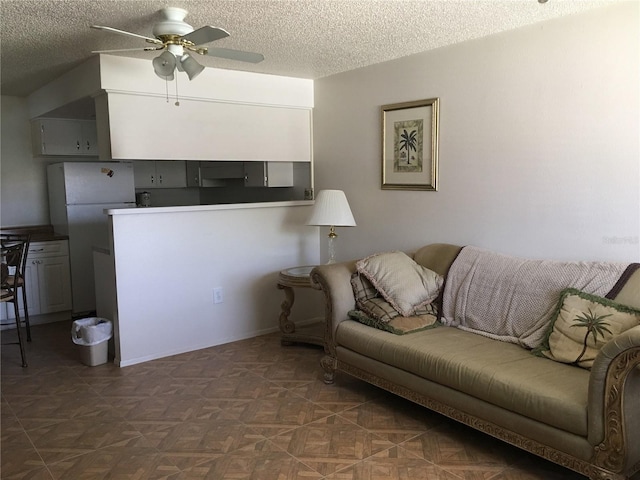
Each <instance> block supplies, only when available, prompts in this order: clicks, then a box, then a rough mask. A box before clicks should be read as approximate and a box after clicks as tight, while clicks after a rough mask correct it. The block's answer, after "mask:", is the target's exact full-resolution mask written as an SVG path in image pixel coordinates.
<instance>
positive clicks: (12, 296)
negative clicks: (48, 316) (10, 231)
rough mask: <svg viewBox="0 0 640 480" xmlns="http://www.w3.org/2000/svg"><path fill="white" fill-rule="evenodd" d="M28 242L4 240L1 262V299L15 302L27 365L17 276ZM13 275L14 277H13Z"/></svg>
mask: <svg viewBox="0 0 640 480" xmlns="http://www.w3.org/2000/svg"><path fill="white" fill-rule="evenodd" d="M27 243H28V242H26V241H24V240H15V241H12V243H9V242H6V243H5V242H2V249H1V253H0V255H1V257H2V263H1V264H0V301H1V302H2V303H13V311H14V314H15V317H16V329H17V331H18V345H20V355H21V357H22V366H23V367H26V366H27V354H26V350H25V345H24V340H23V339H22V332H21V328H22V322H21V321H20V306H19V300H18V291H17V290H18V286H17V284H18V282H17V281H16V280H15V277H16V275H17V273H18V268H19V267H20V266H21V265H22V262H23V259H24V257H26V252H27V248H28V246H27V245H26V244H27ZM14 268H15V269H16V271H15V273H14V274H13V275H11V273H12V272H11V270H12V269H14ZM12 277H13V279H12Z"/></svg>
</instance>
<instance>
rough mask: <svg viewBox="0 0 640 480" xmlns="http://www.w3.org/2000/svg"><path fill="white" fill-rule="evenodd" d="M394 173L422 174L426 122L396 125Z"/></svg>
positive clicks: (416, 120) (405, 121)
mask: <svg viewBox="0 0 640 480" xmlns="http://www.w3.org/2000/svg"><path fill="white" fill-rule="evenodd" d="M394 130H395V133H394V161H393V171H394V172H408V173H416V172H422V151H423V148H424V147H423V141H424V139H423V137H424V134H423V131H424V122H423V120H422V119H415V120H403V121H400V122H395V123H394Z"/></svg>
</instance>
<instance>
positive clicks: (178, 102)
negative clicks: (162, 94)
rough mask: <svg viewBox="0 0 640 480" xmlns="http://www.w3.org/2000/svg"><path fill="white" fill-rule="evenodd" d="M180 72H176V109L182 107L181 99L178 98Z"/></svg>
mask: <svg viewBox="0 0 640 480" xmlns="http://www.w3.org/2000/svg"><path fill="white" fill-rule="evenodd" d="M178 76H179V75H178V72H176V103H175V105H176V107H179V106H180V99H179V98H178Z"/></svg>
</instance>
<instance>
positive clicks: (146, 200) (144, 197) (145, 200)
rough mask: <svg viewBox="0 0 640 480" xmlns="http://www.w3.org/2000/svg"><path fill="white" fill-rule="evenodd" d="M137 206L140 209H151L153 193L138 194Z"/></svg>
mask: <svg viewBox="0 0 640 480" xmlns="http://www.w3.org/2000/svg"><path fill="white" fill-rule="evenodd" d="M136 205H137V206H138V207H150V206H151V193H149V192H146V191H145V192H138V193H136Z"/></svg>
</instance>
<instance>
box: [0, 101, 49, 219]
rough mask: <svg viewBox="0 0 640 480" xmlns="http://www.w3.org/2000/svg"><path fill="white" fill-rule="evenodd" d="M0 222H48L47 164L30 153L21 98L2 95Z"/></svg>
mask: <svg viewBox="0 0 640 480" xmlns="http://www.w3.org/2000/svg"><path fill="white" fill-rule="evenodd" d="M1 101H2V122H1V128H2V134H1V138H2V141H1V144H2V152H1V155H2V156H1V157H0V173H1V175H0V204H1V209H0V225H2V226H5V227H9V226H23V225H46V224H48V223H49V200H48V197H47V195H48V194H47V176H46V165H47V164H48V162H43V161H42V160H41V159H37V158H33V155H32V154H31V130H30V126H29V111H28V108H27V102H26V99H24V98H18V97H9V96H6V95H3V96H2V99H1Z"/></svg>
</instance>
